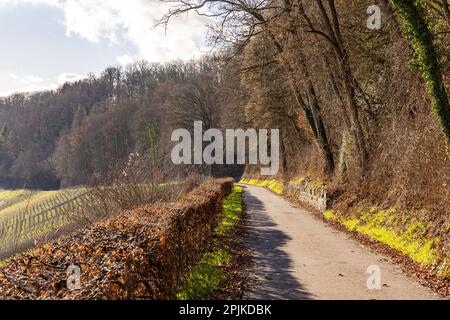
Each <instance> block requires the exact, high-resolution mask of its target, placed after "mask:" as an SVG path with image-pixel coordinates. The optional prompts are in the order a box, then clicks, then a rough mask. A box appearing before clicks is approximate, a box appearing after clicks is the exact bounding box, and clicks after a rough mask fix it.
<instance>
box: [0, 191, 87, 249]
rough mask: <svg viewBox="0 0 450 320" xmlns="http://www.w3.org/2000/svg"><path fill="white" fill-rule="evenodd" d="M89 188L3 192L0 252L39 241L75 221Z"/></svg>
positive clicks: (0, 219) (0, 204) (0, 194)
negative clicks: (28, 242)
mask: <svg viewBox="0 0 450 320" xmlns="http://www.w3.org/2000/svg"><path fill="white" fill-rule="evenodd" d="M86 192H87V190H86V189H83V188H78V189H66V190H58V191H30V190H14V191H5V190H4V191H0V253H1V252H3V251H5V250H8V251H11V250H12V251H14V248H17V247H19V246H21V245H22V244H23V243H26V242H27V241H34V240H37V239H38V238H39V237H43V236H46V235H48V234H49V233H50V232H52V231H55V230H58V229H59V228H61V227H64V226H66V225H69V224H71V223H73V222H74V221H75V217H74V216H73V214H72V213H73V212H74V211H76V210H75V208H77V207H79V206H80V205H82V203H83V201H86V199H85V198H86V196H85V195H86Z"/></svg>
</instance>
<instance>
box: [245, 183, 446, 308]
mask: <svg viewBox="0 0 450 320" xmlns="http://www.w3.org/2000/svg"><path fill="white" fill-rule="evenodd" d="M244 201H245V203H246V207H247V212H248V220H249V221H248V224H249V227H248V229H249V237H248V240H246V241H247V242H246V245H248V246H249V247H250V248H252V249H253V250H254V251H255V267H254V270H253V272H252V277H254V278H255V283H253V284H252V285H251V290H250V292H249V294H248V296H247V298H248V299H438V298H439V296H438V295H436V294H434V293H433V292H432V291H431V290H429V289H427V288H425V287H423V286H422V285H420V284H418V283H417V282H415V281H414V280H413V279H410V278H408V277H407V276H405V275H404V274H402V273H401V270H400V267H399V266H397V265H395V264H392V263H390V262H389V260H388V259H387V258H386V257H384V256H382V255H380V254H376V253H373V252H371V251H369V250H368V249H367V248H365V247H364V246H363V245H361V244H359V243H358V242H356V241H355V240H352V239H350V238H349V237H348V236H347V235H346V234H344V233H341V232H339V231H336V230H334V229H332V228H331V227H329V226H327V225H326V224H325V223H324V222H322V221H320V220H318V219H316V218H315V217H314V216H313V215H312V214H310V213H308V212H307V211H305V210H303V209H299V208H295V207H293V206H291V205H290V204H289V203H288V202H287V201H286V200H284V199H283V198H281V197H279V196H276V195H275V194H273V193H271V192H270V191H268V190H266V189H264V188H259V187H252V186H245V193H244ZM371 265H378V266H379V268H380V270H381V284H382V287H381V289H380V290H369V289H368V288H367V278H368V277H369V274H367V273H366V272H367V268H368V267H369V266H371Z"/></svg>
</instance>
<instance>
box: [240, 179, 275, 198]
mask: <svg viewBox="0 0 450 320" xmlns="http://www.w3.org/2000/svg"><path fill="white" fill-rule="evenodd" d="M239 183H241V184H247V185H250V186H257V187H264V188H267V189H269V190H270V191H272V192H274V193H276V194H279V195H282V194H283V193H284V185H283V183H282V182H280V181H277V180H275V179H272V180H257V179H241V181H239Z"/></svg>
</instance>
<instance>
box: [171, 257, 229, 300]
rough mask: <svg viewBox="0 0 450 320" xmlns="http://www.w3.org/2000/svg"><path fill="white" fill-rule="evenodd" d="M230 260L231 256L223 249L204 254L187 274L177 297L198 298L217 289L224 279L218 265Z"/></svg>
mask: <svg viewBox="0 0 450 320" xmlns="http://www.w3.org/2000/svg"><path fill="white" fill-rule="evenodd" d="M230 260H231V256H230V254H229V252H228V251H227V250H225V249H218V250H215V251H213V252H209V253H207V254H205V255H204V256H203V259H202V260H201V261H200V263H199V264H198V265H197V266H195V267H194V269H193V270H192V272H191V273H190V274H189V276H188V278H187V280H186V282H185V284H184V286H183V288H182V289H181V290H180V291H179V292H178V294H177V299H179V300H200V299H205V298H207V297H208V296H209V295H211V294H212V293H214V292H215V291H217V290H218V289H219V288H220V284H221V283H222V281H223V280H225V274H224V273H223V271H222V270H221V269H220V267H221V266H224V265H227V264H229V263H230Z"/></svg>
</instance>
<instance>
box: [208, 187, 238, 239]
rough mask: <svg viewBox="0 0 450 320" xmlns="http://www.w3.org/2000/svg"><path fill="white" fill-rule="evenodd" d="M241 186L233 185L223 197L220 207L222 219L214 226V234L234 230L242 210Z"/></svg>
mask: <svg viewBox="0 0 450 320" xmlns="http://www.w3.org/2000/svg"><path fill="white" fill-rule="evenodd" d="M242 191H243V188H242V187H238V186H236V187H234V190H233V192H232V194H231V195H230V196H229V197H228V198H227V199H225V201H224V203H223V209H222V220H221V221H220V223H219V225H218V227H217V228H216V230H215V232H216V234H219V235H221V234H225V233H229V232H231V231H233V230H234V227H235V226H236V224H237V223H238V221H239V218H240V214H241V212H242Z"/></svg>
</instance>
